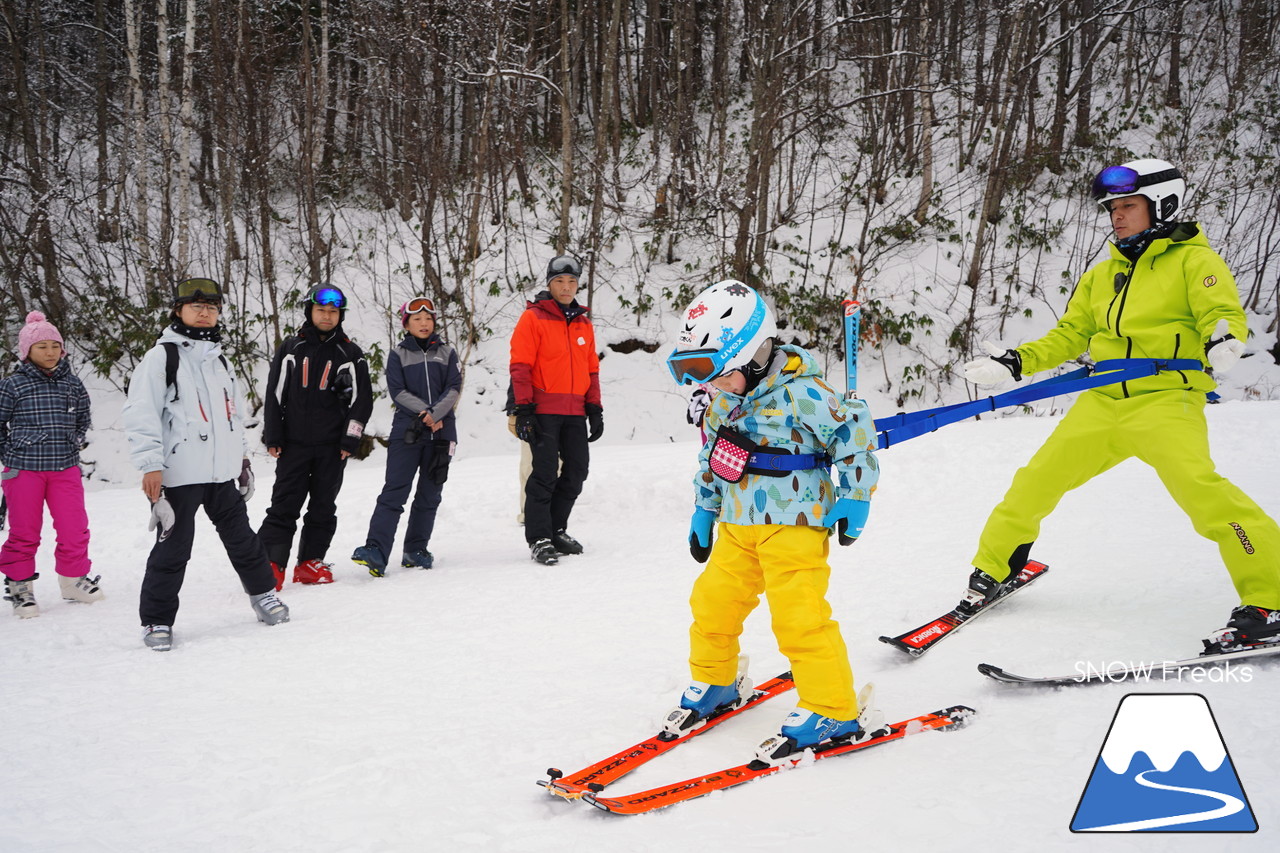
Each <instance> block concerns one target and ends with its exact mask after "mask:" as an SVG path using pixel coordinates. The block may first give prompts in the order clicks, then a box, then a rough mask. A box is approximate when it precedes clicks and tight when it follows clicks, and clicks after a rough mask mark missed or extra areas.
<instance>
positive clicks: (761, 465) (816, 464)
mask: <svg viewBox="0 0 1280 853" xmlns="http://www.w3.org/2000/svg"><path fill="white" fill-rule="evenodd" d="M830 467H831V457H830V456H828V455H827V454H825V453H752V454H751V456H750V458H749V459H747V473H749V474H768V473H771V472H773V471H807V470H809V469H810V468H830Z"/></svg>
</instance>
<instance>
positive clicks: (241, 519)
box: [138, 480, 276, 625]
mask: <svg viewBox="0 0 1280 853" xmlns="http://www.w3.org/2000/svg"><path fill="white" fill-rule="evenodd" d="M164 494H165V497H166V498H167V499H168V500H169V504H170V505H171V506H172V507H173V514H174V524H173V531H172V532H171V533H170V534H169V538H168V539H166V540H164V541H163V542H159V541H157V542H156V544H155V546H154V547H153V548H152V549H151V554H150V556H148V557H147V570H146V574H145V575H143V578H142V596H141V601H140V602H139V605H138V616H139V618H141V620H142V624H143V625H172V624H173V620H174V618H175V617H176V616H177V615H178V592H179V591H180V590H181V589H182V580H183V578H184V577H185V576H186V572H187V562H188V561H189V560H190V559H191V546H192V543H193V542H194V540H195V533H196V510H198V509H200V507H202V506H203V507H204V511H205V514H206V515H208V516H209V520H210V521H212V522H213V527H214V529H215V530H217V531H218V537H219V538H221V539H222V545H223V547H224V548H226V549H227V557H228V558H229V559H230V560H231V567H232V568H234V569H235V570H236V574H238V575H239V576H240V583H241V585H242V586H243V587H244V591H245V592H246V593H248V594H249V595H260V594H261V593H264V592H267V591H268V590H272V589H275V587H276V579H275V576H274V575H273V574H271V563H270V561H269V560H268V559H267V552H266V551H265V550H264V549H263V547H262V542H260V541H259V540H258V535H257V534H256V533H254V532H253V528H252V527H251V526H250V525H249V513H248V512H247V511H246V510H245V505H244V499H243V498H242V497H240V490H239V489H237V488H236V483H235V481H234V480H227V481H226V482H225V483H195V484H193V485H190V486H166V487H165V490H164ZM158 538H159V531H157V539H158ZM245 606H246V609H247V607H248V605H247V604H246V605H245Z"/></svg>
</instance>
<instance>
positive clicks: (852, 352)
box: [844, 298, 862, 398]
mask: <svg viewBox="0 0 1280 853" xmlns="http://www.w3.org/2000/svg"><path fill="white" fill-rule="evenodd" d="M861 334H862V303H861V302H859V301H858V300H856V299H852V298H850V299H846V300H844V368H845V374H844V375H845V397H846V398H852V397H855V396H857V394H858V338H859V336H860V335H861Z"/></svg>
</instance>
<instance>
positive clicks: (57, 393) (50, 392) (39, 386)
mask: <svg viewBox="0 0 1280 853" xmlns="http://www.w3.org/2000/svg"><path fill="white" fill-rule="evenodd" d="M92 425H93V424H92V422H91V421H90V418H89V392H88V391H86V390H85V388H84V383H83V382H81V381H80V377H78V376H76V375H75V374H74V373H72V372H71V364H70V362H69V361H68V359H67V358H65V357H64V358H63V359H62V360H61V361H59V362H58V363H57V365H56V366H54V368H53V372H52V373H51V374H48V373H45V372H44V371H43V370H41V369H40V368H38V367H36V366H35V365H34V364H32V363H31V362H29V361H24V362H22V364H20V365H18V369H17V370H16V371H14V373H13V375H12V376H9V377H8V378H7V379H5V380H4V381H2V382H0V461H3V462H4V464H5V465H7V466H8V467H10V468H17V469H20V470H23V471H65V470H66V469H68V468H70V467H72V466H74V465H79V464H80V448H81V446H82V445H83V444H84V434H85V433H86V432H88V431H89V428H90V427H91V426H92Z"/></svg>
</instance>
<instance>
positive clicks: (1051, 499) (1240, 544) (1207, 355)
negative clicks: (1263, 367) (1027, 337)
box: [961, 160, 1280, 649]
mask: <svg viewBox="0 0 1280 853" xmlns="http://www.w3.org/2000/svg"><path fill="white" fill-rule="evenodd" d="M1092 195H1093V198H1094V200H1095V201H1097V203H1098V204H1099V205H1101V207H1102V208H1103V210H1105V211H1106V212H1107V213H1108V214H1109V216H1110V218H1111V227H1112V229H1113V230H1114V234H1115V236H1114V239H1113V242H1112V243H1111V244H1110V246H1109V248H1110V256H1109V257H1108V258H1107V259H1106V260H1104V261H1102V262H1101V263H1099V264H1097V265H1096V266H1094V267H1093V268H1092V269H1090V270H1089V271H1088V272H1086V273H1085V274H1084V276H1083V277H1082V278H1081V279H1080V283H1079V284H1078V285H1077V286H1076V290H1075V292H1074V293H1073V294H1072V295H1071V299H1070V301H1069V302H1068V303H1067V310H1066V312H1065V313H1064V314H1063V315H1062V319H1061V320H1060V321H1059V322H1058V324H1057V325H1056V326H1055V327H1054V328H1052V329H1051V330H1049V332H1048V334H1046V335H1044V336H1043V337H1041V338H1040V339H1039V340H1035V341H1032V342H1031V343H1027V344H1023V345H1022V346H1020V347H1018V348H1017V349H1003V348H1001V347H999V346H996V345H995V344H993V343H992V342H990V341H986V342H984V343H983V347H984V348H985V350H986V352H987V353H988V355H987V356H985V357H983V358H979V359H976V360H974V361H970V362H969V363H967V364H966V365H965V366H964V372H965V377H966V378H967V379H968V380H969V381H971V382H974V383H977V384H979V385H991V384H996V383H998V382H1003V381H1007V380H1008V379H1009V377H1010V376H1012V377H1013V378H1014V379H1015V380H1020V379H1021V378H1022V376H1023V375H1024V374H1027V375H1030V374H1033V373H1036V372H1038V371H1041V370H1048V369H1050V368H1053V367H1056V366H1058V365H1059V364H1062V363H1063V362H1065V361H1070V360H1072V359H1075V358H1076V357H1077V356H1079V355H1080V354H1081V353H1083V352H1085V351H1086V350H1088V352H1089V354H1090V356H1091V357H1092V358H1093V359H1094V361H1102V360H1104V359H1125V358H1135V359H1136V358H1143V359H1162V360H1168V359H1195V360H1198V361H1200V362H1201V363H1202V364H1205V365H1206V367H1208V368H1211V369H1212V371H1213V373H1215V374H1222V373H1226V372H1227V371H1228V370H1230V369H1231V367H1232V366H1233V365H1234V364H1235V363H1236V361H1237V360H1238V359H1239V358H1240V356H1241V355H1242V354H1243V352H1244V341H1245V339H1246V337H1247V336H1248V329H1247V328H1246V325H1245V314H1244V309H1243V308H1242V307H1241V306H1240V295H1239V294H1238V293H1237V291H1236V283H1235V279H1234V278H1233V277H1232V275H1231V271H1230V270H1229V269H1228V268H1227V265H1226V263H1225V262H1224V261H1223V260H1222V258H1221V257H1219V255H1218V254H1217V252H1215V251H1213V249H1211V248H1209V241H1208V240H1206V239H1205V236H1204V232H1203V230H1202V229H1201V228H1200V226H1199V224H1197V223H1194V222H1180V221H1178V219H1177V216H1178V213H1179V210H1180V209H1181V207H1182V201H1183V198H1184V197H1185V195H1186V182H1185V181H1184V180H1183V177H1182V174H1181V172H1179V171H1178V170H1177V169H1176V168H1175V167H1174V166H1173V165H1171V164H1170V163H1167V162H1165V161H1164V160H1135V161H1133V162H1130V163H1125V164H1124V165H1122V166H1109V167H1108V168H1106V169H1103V170H1102V171H1101V172H1100V173H1099V174H1098V176H1097V177H1096V178H1095V179H1094V181H1093V188H1092ZM1214 387H1215V383H1214V381H1213V378H1212V376H1211V375H1210V374H1209V373H1208V372H1205V371H1203V370H1184V371H1177V370H1163V371H1161V372H1159V373H1156V374H1154V375H1152V376H1149V377H1144V378H1141V379H1137V380H1132V381H1129V382H1123V383H1117V384H1114V385H1107V386H1103V387H1101V388H1096V389H1094V390H1092V391H1086V392H1084V393H1082V394H1081V395H1080V397H1079V399H1078V400H1077V401H1076V403H1075V405H1074V406H1072V407H1071V410H1070V411H1069V412H1068V413H1067V415H1066V417H1064V418H1063V419H1062V422H1061V423H1060V424H1059V425H1058V427H1057V428H1056V429H1055V430H1054V431H1053V434H1052V435H1050V436H1049V439H1048V440H1047V441H1046V442H1045V443H1044V446H1043V447H1041V448H1040V449H1039V450H1038V451H1037V452H1036V454H1035V455H1034V456H1033V457H1032V458H1031V461H1030V462H1028V463H1027V464H1026V466H1025V467H1023V468H1022V469H1020V470H1019V471H1018V472H1017V474H1015V475H1014V478H1013V483H1012V485H1010V487H1009V491H1008V492H1007V493H1006V494H1005V496H1004V499H1003V500H1002V501H1001V502H1000V504H999V505H998V506H997V507H996V508H995V510H993V511H992V513H991V516H990V518H988V519H987V524H986V527H985V528H984V529H983V531H982V537H981V539H979V542H978V553H977V554H976V555H975V556H974V558H973V565H974V566H975V567H976V568H975V569H974V571H973V574H972V575H971V576H970V578H969V589H968V590H967V592H966V597H965V600H964V602H962V604H961V607H962V608H965V609H969V610H974V611H976V610H978V609H980V608H982V607H983V606H985V605H986V604H988V603H989V602H990V601H992V600H993V599H994V598H996V597H997V596H998V595H999V594H1000V593H1001V592H1002V588H1003V586H1004V584H1005V583H1007V582H1008V581H1009V580H1010V579H1012V578H1013V577H1014V576H1016V575H1017V573H1018V572H1019V571H1020V570H1021V569H1022V566H1023V565H1025V563H1026V562H1027V557H1028V554H1029V553H1030V550H1031V545H1032V543H1033V542H1034V541H1035V539H1036V536H1037V535H1038V534H1039V532H1040V522H1041V521H1042V520H1043V519H1044V518H1045V517H1046V516H1048V515H1049V513H1050V512H1052V511H1053V509H1054V507H1055V506H1057V504H1058V501H1059V500H1061V498H1062V496H1063V495H1064V494H1066V493H1067V492H1068V491H1070V490H1071V489H1074V488H1076V487H1077V486H1081V485H1083V484H1084V483H1086V482H1088V481H1089V480H1091V479H1092V478H1093V477H1096V476H1097V475H1099V474H1101V473H1103V472H1104V471H1107V470H1109V469H1111V468H1112V467H1114V466H1115V465H1117V464H1119V463H1120V462H1122V461H1124V460H1125V459H1128V458H1129V457H1131V456H1136V457H1137V458H1139V459H1141V460H1142V461H1143V462H1146V463H1147V464H1148V465H1150V466H1151V467H1152V468H1154V469H1155V470H1156V473H1157V474H1158V475H1159V477H1160V480H1161V482H1163V483H1164V486H1165V488H1166V489H1168V490H1169V494H1170V496H1171V497H1172V498H1173V499H1174V501H1176V502H1177V504H1178V506H1180V507H1181V508H1182V510H1183V512H1185V513H1186V514H1187V515H1188V516H1189V517H1190V519H1191V523H1192V524H1193V525H1194V526H1195V530H1196V532H1197V533H1199V534H1200V535H1201V536H1204V537H1206V538H1208V539H1211V540H1213V541H1214V542H1215V543H1217V546H1218V551H1219V553H1221V555H1222V561H1223V562H1224V563H1225V564H1226V567H1227V571H1228V573H1230V575H1231V580H1232V582H1233V583H1234V584H1235V587H1236V592H1237V593H1239V595H1240V606H1239V607H1236V608H1235V609H1234V610H1233V611H1232V612H1231V616H1230V618H1229V619H1228V621H1227V627H1226V628H1224V629H1222V630H1220V631H1217V632H1215V633H1214V635H1213V637H1212V641H1213V642H1214V643H1215V644H1216V647H1220V648H1221V649H1229V648H1238V647H1242V646H1251V645H1256V644H1259V643H1263V642H1280V609H1278V608H1280V528H1278V527H1277V526H1276V523H1275V521H1273V520H1272V519H1271V518H1270V517H1269V516H1268V515H1267V514H1266V513H1265V512H1263V511H1262V509H1261V508H1259V507H1258V505H1257V504H1256V503H1254V502H1253V501H1252V500H1251V499H1250V498H1249V497H1248V496H1247V495H1246V494H1244V492H1242V491H1240V489H1238V488H1236V486H1234V485H1232V484H1231V482H1230V481H1228V480H1226V479H1225V478H1223V477H1222V476H1221V475H1219V474H1218V473H1217V471H1216V470H1215V469H1214V464H1213V460H1212V459H1211V458H1210V456H1209V434H1208V427H1207V424H1206V422H1205V417H1204V407H1205V402H1206V398H1205V394H1206V393H1207V392H1209V391H1212V390H1213V389H1214Z"/></svg>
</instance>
